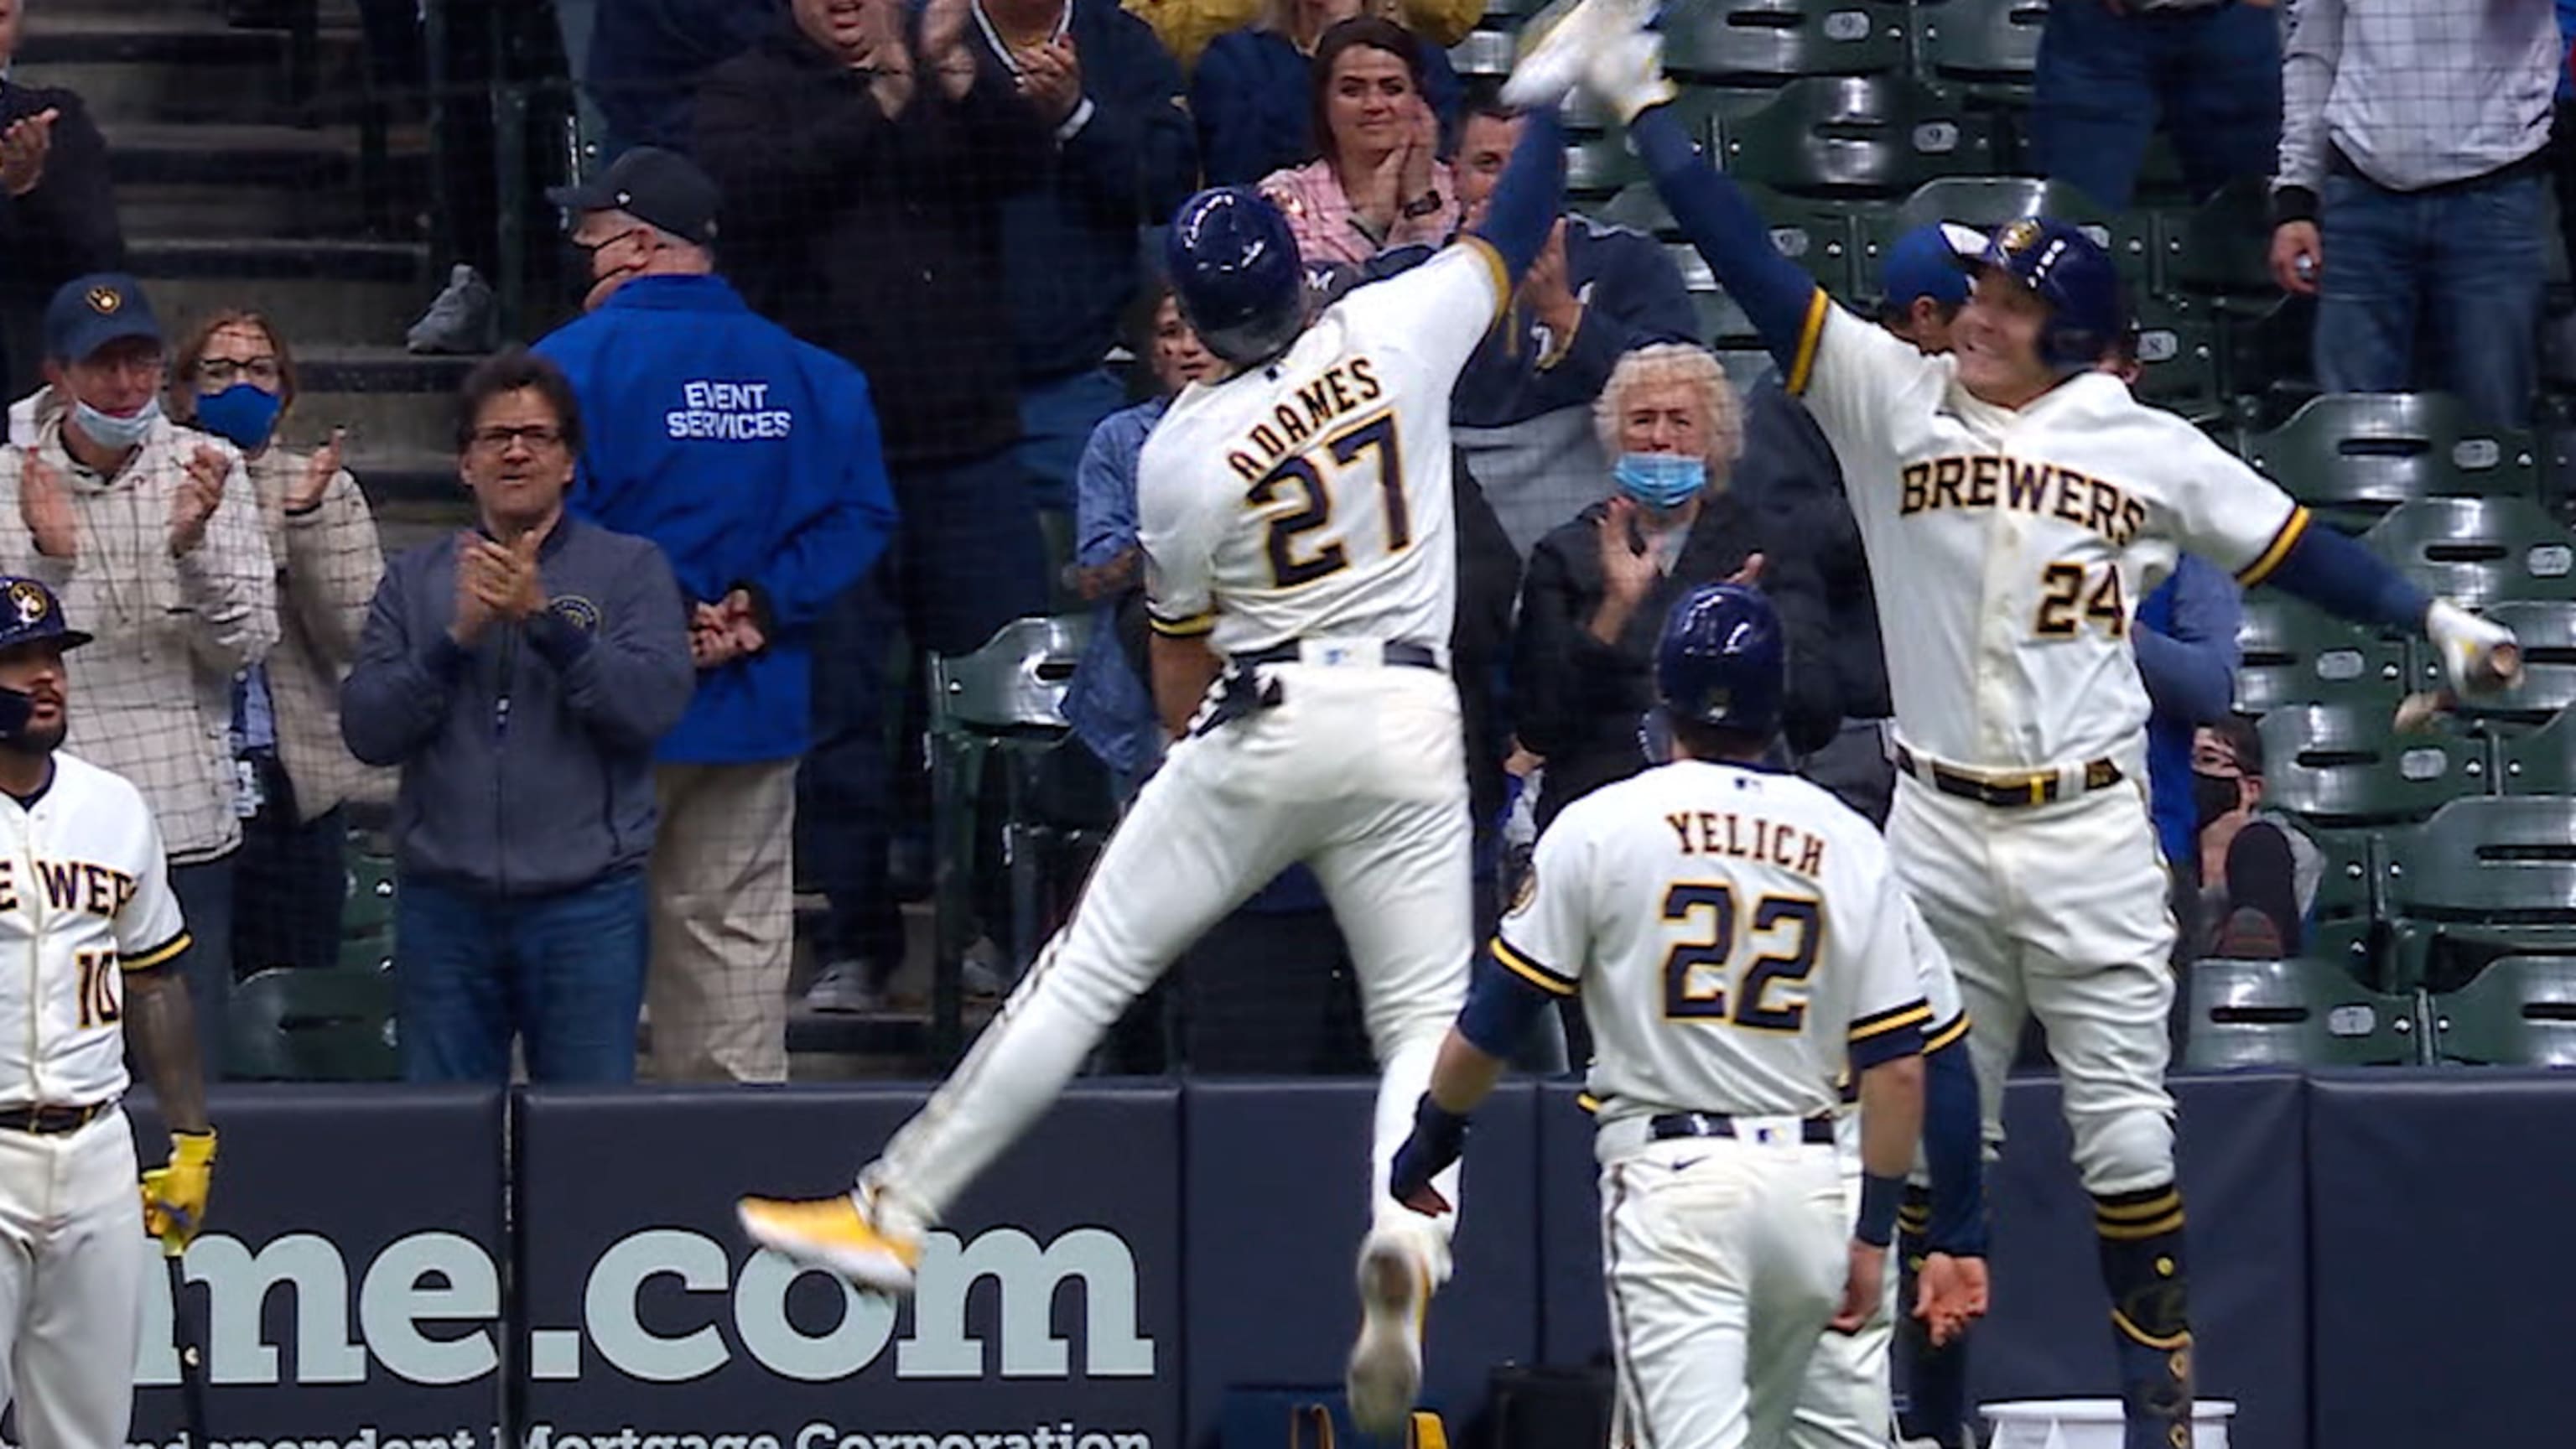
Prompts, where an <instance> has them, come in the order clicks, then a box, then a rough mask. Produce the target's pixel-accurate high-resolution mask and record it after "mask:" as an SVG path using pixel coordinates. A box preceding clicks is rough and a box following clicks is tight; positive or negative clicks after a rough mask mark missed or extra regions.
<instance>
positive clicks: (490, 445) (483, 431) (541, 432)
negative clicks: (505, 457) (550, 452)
mask: <svg viewBox="0 0 2576 1449" xmlns="http://www.w3.org/2000/svg"><path fill="white" fill-rule="evenodd" d="M466 441H467V444H468V446H471V447H475V448H480V449H482V450H483V451H485V452H487V453H506V452H508V451H510V445H511V444H513V443H525V444H526V445H527V446H528V448H529V450H530V451H532V452H533V451H535V450H537V449H539V448H551V447H555V446H556V445H558V444H560V443H562V442H563V429H561V428H555V427H547V426H545V425H543V424H539V425H536V426H533V427H525V428H476V429H475V430H474V432H473V434H472V435H471V436H470V437H468V438H467V440H466Z"/></svg>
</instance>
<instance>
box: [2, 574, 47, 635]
mask: <svg viewBox="0 0 2576 1449" xmlns="http://www.w3.org/2000/svg"><path fill="white" fill-rule="evenodd" d="M9 612H10V613H11V614H13V615H14V616H16V618H17V620H18V627H19V628H21V629H24V628H28V627H30V626H32V625H35V624H40V623H42V622H44V618H45V591H44V590H43V589H40V588H38V587H36V586H35V585H34V584H31V583H28V582H26V581H25V580H23V579H21V580H20V581H18V582H17V583H14V584H11V585H10V586H9Z"/></svg>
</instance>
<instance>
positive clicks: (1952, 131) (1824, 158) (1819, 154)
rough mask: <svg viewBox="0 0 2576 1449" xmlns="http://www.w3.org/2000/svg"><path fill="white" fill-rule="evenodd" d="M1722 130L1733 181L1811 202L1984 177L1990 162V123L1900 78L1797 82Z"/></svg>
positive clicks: (1726, 121)
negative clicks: (1963, 176) (1953, 177)
mask: <svg viewBox="0 0 2576 1449" xmlns="http://www.w3.org/2000/svg"><path fill="white" fill-rule="evenodd" d="M1716 131H1717V137H1718V154H1719V155H1721V156H1722V157H1724V158H1725V166H1726V170H1727V172H1728V174H1730V175H1733V176H1735V177H1737V178H1739V179H1741V180H1747V181H1755V182H1760V183H1761V184H1763V185H1765V186H1768V187H1770V188H1771V189H1773V190H1775V191H1786V192H1792V193H1796V194H1800V195H1808V196H1833V197H1843V198H1862V197H1897V196H1902V195H1904V194H1905V193H1907V192H1909V191H1912V190H1913V189H1914V188H1915V187H1917V186H1919V185H1921V184H1922V183H1923V182H1925V181H1927V180H1929V179H1931V178H1932V177H1935V176H1949V175H1958V174H1972V173H1975V172H1978V171H1982V170H1984V169H1986V168H1987V167H1988V166H1990V165H1991V164H1992V157H1993V149H1992V143H1991V141H1990V139H1989V137H1988V134H1987V130H1986V127H1985V125H1984V124H1983V122H1981V121H1980V120H1979V119H1978V118H1977V117H1975V116H1973V115H1971V114H1969V113H1968V112H1967V111H1966V109H1965V108H1963V107H1962V106H1961V105H1960V104H1959V102H1958V100H1957V99H1956V98H1955V97H1953V96H1950V95H1947V94H1945V93H1943V92H1941V91H1938V90H1935V89H1933V88H1932V87H1930V86H1926V85H1923V84H1921V83H1919V82H1916V81H1912V80H1908V79H1906V78H1905V77H1903V76H1809V77H1806V78H1805V79H1802V80H1794V81H1791V82H1789V83H1788V84H1787V85H1785V86H1782V87H1781V88H1780V93H1779V94H1778V95H1777V96H1774V97H1773V98H1772V100H1771V102H1770V103H1769V104H1768V105H1765V106H1764V107H1762V109H1760V110H1758V111H1755V112H1753V113H1751V114H1750V115H1745V116H1736V117H1730V118H1726V119H1722V120H1720V121H1718V122H1717V123H1716Z"/></svg>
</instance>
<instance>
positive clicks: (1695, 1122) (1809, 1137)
mask: <svg viewBox="0 0 2576 1449" xmlns="http://www.w3.org/2000/svg"><path fill="white" fill-rule="evenodd" d="M1646 1135H1647V1136H1649V1137H1652V1138H1653V1139H1654V1140H1656V1141H1657V1142H1670V1141H1673V1140H1674V1139H1676V1138H1680V1137H1733V1136H1734V1135H1736V1134H1735V1119H1734V1118H1732V1117H1729V1116H1727V1115H1726V1114H1725V1113H1723V1112H1667V1113H1665V1114H1664V1115H1662V1116H1660V1117H1657V1118H1654V1119H1652V1120H1650V1121H1649V1122H1647V1123H1646ZM1798 1140H1799V1141H1801V1142H1805V1143H1808V1144H1810V1145H1812V1146H1817V1147H1831V1146H1833V1145H1834V1123H1833V1119H1832V1118H1830V1117H1809V1118H1807V1119H1806V1120H1805V1121H1803V1122H1800V1123H1799V1124H1798Z"/></svg>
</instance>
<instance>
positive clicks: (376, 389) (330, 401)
mask: <svg viewBox="0 0 2576 1449" xmlns="http://www.w3.org/2000/svg"><path fill="white" fill-rule="evenodd" d="M477 360H478V359H475V358H471V357H414V356H412V355H411V354H409V353H407V352H405V351H403V350H402V349H401V348H400V347H379V346H365V347H352V346H332V345H327V344H318V343H317V344H316V345H314V346H311V347H298V348H297V349H296V353H295V368H296V373H297V386H298V391H299V393H300V394H301V395H300V396H299V397H298V398H297V400H296V405H295V413H296V422H297V426H298V429H299V435H303V436H311V437H316V438H318V437H321V436H323V435H325V434H327V433H328V432H329V431H330V430H331V429H332V428H334V427H344V428H347V429H348V430H349V442H348V447H349V449H350V450H351V452H352V454H353V455H356V456H365V457H378V456H387V455H390V456H395V457H418V456H420V455H423V454H436V455H441V456H445V457H449V458H452V457H453V456H454V452H455V446H456V422H455V419H456V413H455V397H456V389H457V385H458V384H460V383H462V382H463V381H464V380H465V374H466V373H467V372H468V371H470V370H472V368H473V366H474V364H475V362H476V361H477ZM352 471H354V469H353V470H352ZM443 471H444V476H445V477H447V478H449V479H453V478H454V476H455V472H454V468H453V466H452V465H449V466H448V467H446V468H445V469H444V470H443Z"/></svg>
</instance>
